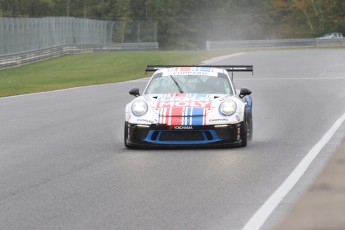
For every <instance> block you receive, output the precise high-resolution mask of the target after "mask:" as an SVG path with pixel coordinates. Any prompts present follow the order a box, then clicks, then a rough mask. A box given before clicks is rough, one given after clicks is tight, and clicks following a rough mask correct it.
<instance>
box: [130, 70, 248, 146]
mask: <svg viewBox="0 0 345 230" xmlns="http://www.w3.org/2000/svg"><path fill="white" fill-rule="evenodd" d="M146 71H155V72H154V74H153V75H152V77H151V79H150V81H149V83H148V84H147V86H146V88H145V90H144V93H143V95H140V93H139V89H138V88H134V89H132V90H130V92H129V93H130V94H131V95H133V96H135V97H136V98H135V99H134V100H132V101H131V102H130V103H128V104H127V106H126V115H125V129H124V143H125V146H126V147H128V148H131V147H145V146H159V147H165V146H169V147H175V146H195V145H200V146H224V145H225V146H246V145H247V141H248V140H251V138H252V135H253V120H252V99H251V97H250V94H251V91H250V90H249V89H246V88H242V89H241V90H239V91H237V90H236V89H235V86H234V84H233V81H232V75H233V72H237V71H250V72H253V66H250V65H249V66H239V65H237V66H214V65H213V66H147V69H146ZM229 73H231V75H230V74H229Z"/></svg>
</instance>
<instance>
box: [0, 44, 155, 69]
mask: <svg viewBox="0 0 345 230" xmlns="http://www.w3.org/2000/svg"><path fill="white" fill-rule="evenodd" d="M155 49H158V42H142V43H113V44H107V45H75V44H74V45H63V46H55V47H51V48H46V49H40V50H34V51H28V52H23V53H17V54H9V55H4V56H0V69H5V68H11V67H16V66H21V65H25V64H30V63H34V62H38V61H42V60H46V59H51V58H55V57H59V56H63V55H67V54H80V53H92V52H100V51H103V52H104V51H119V50H155Z"/></svg>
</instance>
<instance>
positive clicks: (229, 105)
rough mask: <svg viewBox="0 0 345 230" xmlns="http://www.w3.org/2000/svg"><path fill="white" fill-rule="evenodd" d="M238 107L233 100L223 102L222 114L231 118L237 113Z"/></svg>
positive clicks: (220, 108)
mask: <svg viewBox="0 0 345 230" xmlns="http://www.w3.org/2000/svg"><path fill="white" fill-rule="evenodd" d="M236 109H237V105H236V103H235V102H234V101H233V100H226V101H223V102H222V104H220V106H219V110H220V112H221V113H222V114H223V115H225V116H230V115H232V114H233V113H235V112H236Z"/></svg>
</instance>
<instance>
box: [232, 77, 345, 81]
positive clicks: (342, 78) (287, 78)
mask: <svg viewBox="0 0 345 230" xmlns="http://www.w3.org/2000/svg"><path fill="white" fill-rule="evenodd" d="M339 79H341V80H345V77H281V78H279V77H277V78H274V77H272V78H255V77H252V78H236V76H234V80H235V81H249V80H251V81H280V80H339Z"/></svg>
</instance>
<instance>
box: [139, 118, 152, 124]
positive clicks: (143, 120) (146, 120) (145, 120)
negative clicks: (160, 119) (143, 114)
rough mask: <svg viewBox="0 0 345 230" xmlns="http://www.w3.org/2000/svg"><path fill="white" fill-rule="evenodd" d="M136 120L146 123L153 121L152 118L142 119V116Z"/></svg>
mask: <svg viewBox="0 0 345 230" xmlns="http://www.w3.org/2000/svg"><path fill="white" fill-rule="evenodd" d="M137 122H147V123H154V121H152V120H148V119H142V118H140V119H137Z"/></svg>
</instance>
